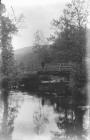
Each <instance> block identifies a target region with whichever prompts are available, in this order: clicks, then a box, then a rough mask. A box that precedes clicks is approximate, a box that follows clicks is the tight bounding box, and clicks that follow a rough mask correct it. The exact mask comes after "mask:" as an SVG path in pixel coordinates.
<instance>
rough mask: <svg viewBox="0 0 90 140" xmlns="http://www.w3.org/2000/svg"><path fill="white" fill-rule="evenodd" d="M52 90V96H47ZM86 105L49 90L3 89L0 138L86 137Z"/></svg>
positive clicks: (81, 139) (54, 139)
mask: <svg viewBox="0 0 90 140" xmlns="http://www.w3.org/2000/svg"><path fill="white" fill-rule="evenodd" d="M51 94H52V96H51ZM88 110H89V107H88V106H80V104H75V105H72V99H71V97H67V98H66V97H62V96H58V97H57V96H56V93H49V92H45V93H44V92H40V93H39V92H37V93H34V92H21V91H16V92H15V91H11V92H8V91H6V90H3V91H2V92H1V93H0V140H66V139H71V140H84V139H85V140H86V139H87V138H88V133H89V111H88Z"/></svg>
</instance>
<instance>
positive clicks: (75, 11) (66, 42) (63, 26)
mask: <svg viewBox="0 0 90 140" xmlns="http://www.w3.org/2000/svg"><path fill="white" fill-rule="evenodd" d="M86 5H87V4H86V3H85V1H84V0H71V1H70V2H69V3H68V4H66V8H65V9H64V11H63V15H62V16H61V17H60V18H59V19H58V20H53V26H54V27H56V31H55V33H56V34H55V42H54V45H53V48H54V50H55V51H56V55H58V57H60V59H64V61H72V62H75V63H80V62H81V61H82V60H83V58H85V55H86V29H87V28H86V25H87V17H88V11H87V7H86Z"/></svg>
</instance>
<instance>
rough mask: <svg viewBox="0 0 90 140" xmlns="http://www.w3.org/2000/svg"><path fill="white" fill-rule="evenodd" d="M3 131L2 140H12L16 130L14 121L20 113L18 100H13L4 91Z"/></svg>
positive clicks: (2, 106)
mask: <svg viewBox="0 0 90 140" xmlns="http://www.w3.org/2000/svg"><path fill="white" fill-rule="evenodd" d="M1 102H2V103H1V106H0V107H1V110H2V112H0V114H1V116H2V117H1V118H0V119H1V124H0V125H1V129H0V140H12V133H13V130H14V120H15V118H16V116H17V113H18V108H19V104H18V100H15V98H12V97H11V95H10V94H9V91H8V90H6V89H2V92H1Z"/></svg>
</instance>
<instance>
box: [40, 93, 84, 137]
mask: <svg viewBox="0 0 90 140" xmlns="http://www.w3.org/2000/svg"><path fill="white" fill-rule="evenodd" d="M66 94H67V91H66ZM60 95H61V93H60V92H58V93H53V92H51V93H50V92H42V93H38V96H39V97H41V98H42V105H44V104H47V103H48V104H49V105H53V107H54V110H55V112H57V113H58V114H59V117H58V118H57V119H56V123H57V126H58V128H59V129H60V130H64V131H65V134H66V136H67V137H68V136H75V137H79V138H80V139H83V138H82V137H83V136H82V135H84V134H85V131H84V129H83V117H84V114H85V111H86V110H85V109H82V107H83V106H85V105H86V95H85V94H84V95H83V94H80V93H79V94H78V93H76V94H75V95H74V96H67V97H66V96H65V95H64V96H60ZM78 95H80V97H78ZM78 98H79V99H78Z"/></svg>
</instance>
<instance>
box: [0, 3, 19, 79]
mask: <svg viewBox="0 0 90 140" xmlns="http://www.w3.org/2000/svg"><path fill="white" fill-rule="evenodd" d="M4 13H5V6H4V5H3V4H0V27H1V33H0V41H1V57H2V62H1V63H2V64H1V72H2V75H3V76H4V77H7V78H11V77H13V73H14V72H15V69H14V68H15V65H14V64H15V63H14V62H15V61H14V52H13V47H12V44H11V41H12V35H13V34H14V33H16V32H17V27H16V26H15V24H14V23H13V22H12V20H10V18H9V17H6V16H5V15H4Z"/></svg>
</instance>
